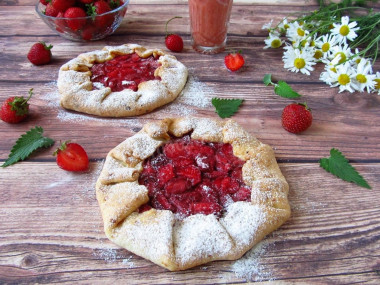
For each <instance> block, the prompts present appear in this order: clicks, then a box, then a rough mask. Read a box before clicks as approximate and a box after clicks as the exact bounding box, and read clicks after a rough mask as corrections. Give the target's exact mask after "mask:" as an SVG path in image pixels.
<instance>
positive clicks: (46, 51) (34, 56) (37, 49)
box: [27, 42, 53, 65]
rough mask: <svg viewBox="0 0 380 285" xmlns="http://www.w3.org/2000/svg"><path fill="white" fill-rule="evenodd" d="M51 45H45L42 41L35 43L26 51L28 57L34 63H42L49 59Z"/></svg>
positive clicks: (47, 61)
mask: <svg viewBox="0 0 380 285" xmlns="http://www.w3.org/2000/svg"><path fill="white" fill-rule="evenodd" d="M52 48H53V46H52V45H49V46H47V45H46V44H45V43H44V42H39V43H35V44H34V45H32V47H31V48H30V50H29V52H28V55H27V57H28V59H29V61H30V62H31V63H33V64H34V65H43V64H47V63H49V62H50V61H51V56H52V55H51V49H52Z"/></svg>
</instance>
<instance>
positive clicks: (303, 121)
mask: <svg viewBox="0 0 380 285" xmlns="http://www.w3.org/2000/svg"><path fill="white" fill-rule="evenodd" d="M312 121H313V117H312V115H311V111H310V109H309V108H308V107H307V105H306V104H297V103H293V104H290V105H288V106H286V107H285V108H284V110H283V111H282V126H283V127H284V129H285V130H287V131H288V132H290V133H294V134H297V133H300V132H303V131H305V130H306V129H308V128H309V127H310V126H311V123H312Z"/></svg>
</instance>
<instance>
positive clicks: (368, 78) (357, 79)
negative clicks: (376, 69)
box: [353, 58, 376, 93]
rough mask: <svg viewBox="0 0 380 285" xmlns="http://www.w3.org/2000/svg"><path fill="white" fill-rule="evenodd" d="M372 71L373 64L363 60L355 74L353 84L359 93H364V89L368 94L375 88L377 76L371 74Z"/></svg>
mask: <svg viewBox="0 0 380 285" xmlns="http://www.w3.org/2000/svg"><path fill="white" fill-rule="evenodd" d="M371 70H372V65H371V63H370V62H369V61H368V60H366V59H365V58H362V59H361V60H360V62H359V64H358V65H357V67H356V70H355V72H354V74H353V76H354V79H353V84H354V88H355V89H356V90H357V91H360V92H363V91H364V89H367V92H368V93H370V92H371V91H372V90H373V89H374V88H375V80H374V79H375V77H376V75H374V74H371Z"/></svg>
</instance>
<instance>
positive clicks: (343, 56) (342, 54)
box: [335, 51, 347, 63]
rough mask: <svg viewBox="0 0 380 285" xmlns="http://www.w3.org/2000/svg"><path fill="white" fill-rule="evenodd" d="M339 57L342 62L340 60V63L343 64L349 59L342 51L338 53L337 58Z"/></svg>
mask: <svg viewBox="0 0 380 285" xmlns="http://www.w3.org/2000/svg"><path fill="white" fill-rule="evenodd" d="M338 55H340V60H339V62H338V63H343V62H345V61H346V59H347V57H346V55H345V54H344V52H342V51H340V52H338V53H337V54H336V55H335V56H338Z"/></svg>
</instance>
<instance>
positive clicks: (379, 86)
mask: <svg viewBox="0 0 380 285" xmlns="http://www.w3.org/2000/svg"><path fill="white" fill-rule="evenodd" d="M374 80H375V89H377V90H380V78H375V79H374Z"/></svg>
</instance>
